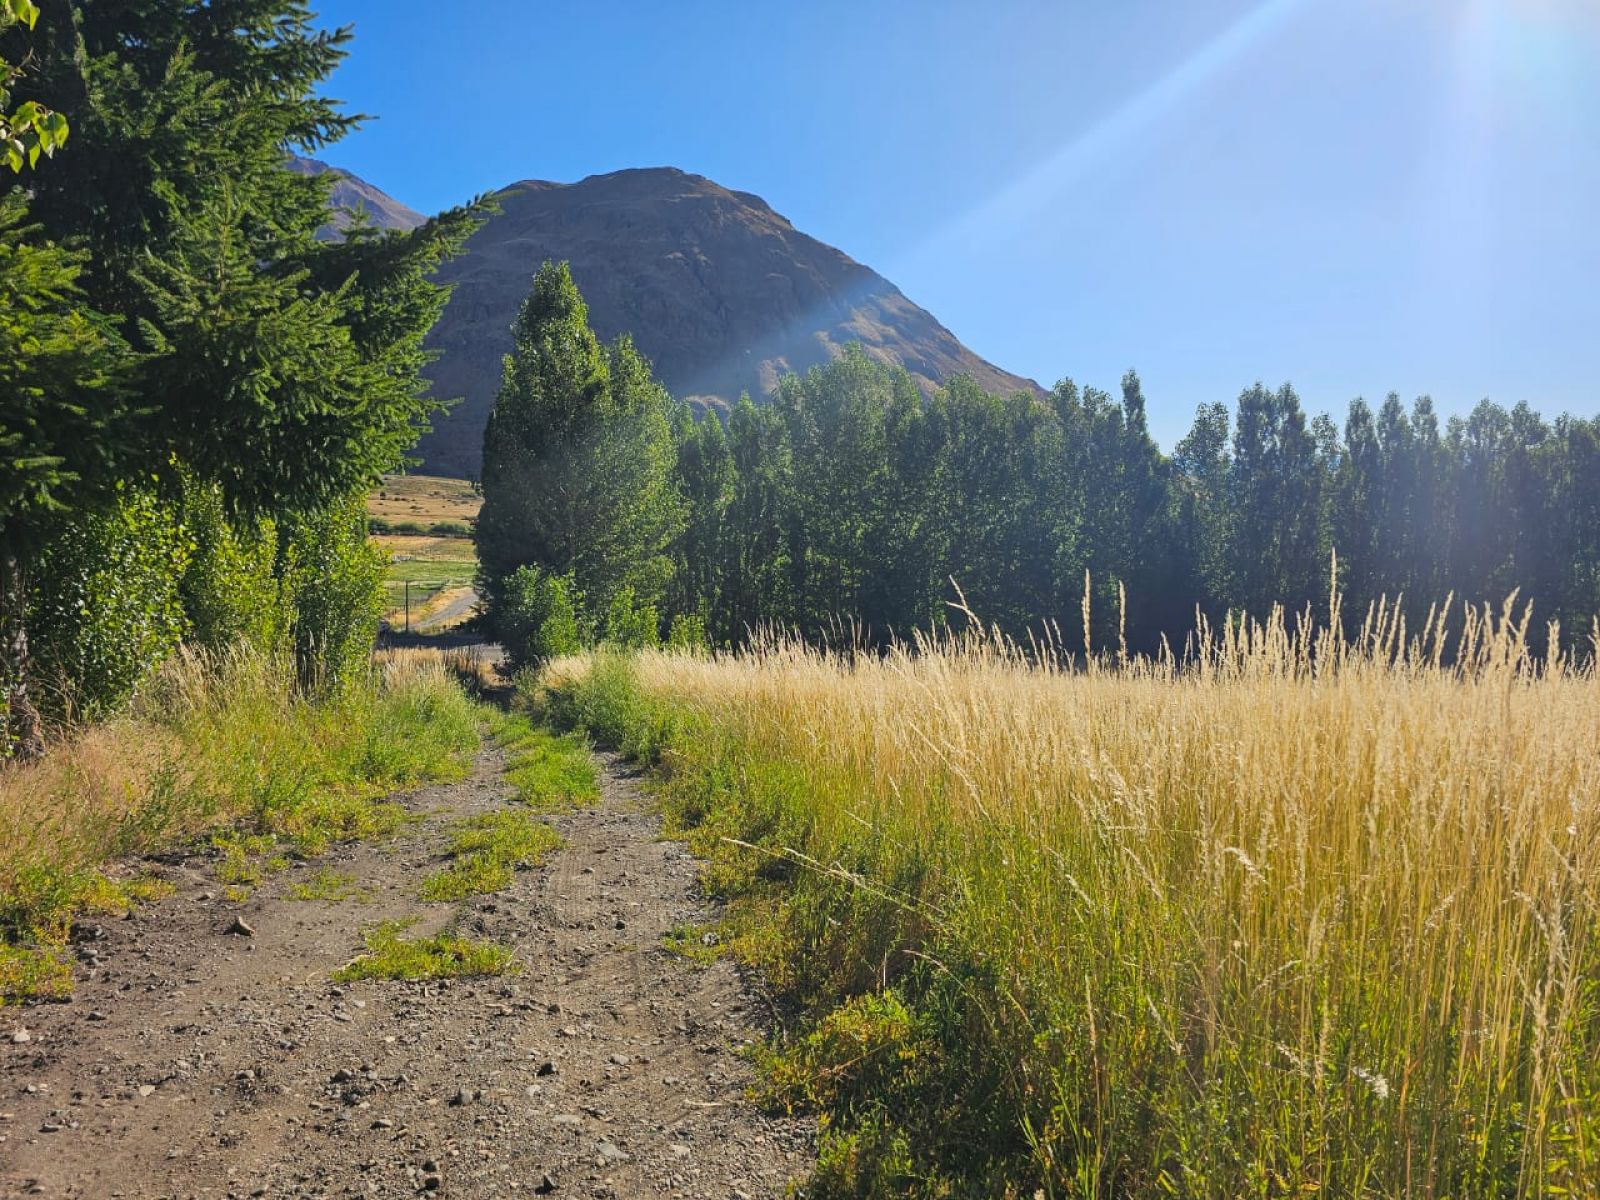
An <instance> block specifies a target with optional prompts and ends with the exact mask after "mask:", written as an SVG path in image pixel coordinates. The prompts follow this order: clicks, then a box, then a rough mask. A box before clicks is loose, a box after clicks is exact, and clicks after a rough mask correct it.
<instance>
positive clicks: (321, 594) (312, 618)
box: [284, 499, 384, 691]
mask: <svg viewBox="0 0 1600 1200" xmlns="http://www.w3.org/2000/svg"><path fill="white" fill-rule="evenodd" d="M284 557H285V560H286V564H287V565H286V568H285V571H284V586H285V588H286V590H287V594H288V596H289V599H290V606H291V610H292V615H291V618H290V633H291V637H292V641H293V646H294V655H295V665H296V668H297V669H298V671H299V675H300V681H301V685H302V686H303V687H307V688H309V689H311V690H313V691H331V690H337V689H338V688H340V687H342V686H344V685H345V684H346V683H348V682H349V681H350V680H351V679H353V678H355V677H356V676H357V675H358V674H359V673H360V672H361V671H362V670H364V669H365V667H366V663H367V657H368V655H369V654H370V653H371V650H372V643H373V639H374V638H375V637H376V636H377V631H378V619H379V617H381V616H382V614H383V603H384V600H383V555H382V553H381V552H380V551H378V550H377V549H376V548H375V547H374V546H373V545H372V544H371V543H370V542H368V541H367V537H366V523H365V518H364V516H363V514H362V511H361V501H360V500H359V499H351V500H348V501H346V502H344V503H342V504H338V505H335V506H333V507H331V508H328V509H326V510H324V511H323V512H320V513H316V514H314V515H312V516H309V517H303V518H300V519H299V520H298V521H297V522H296V523H295V524H294V525H293V526H292V527H291V529H290V531H289V533H288V535H287V537H286V538H285V546H284Z"/></svg>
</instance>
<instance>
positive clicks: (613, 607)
mask: <svg viewBox="0 0 1600 1200" xmlns="http://www.w3.org/2000/svg"><path fill="white" fill-rule="evenodd" d="M605 641H606V643H607V644H608V645H612V646H618V647H621V648H623V649H626V650H653V649H655V648H656V647H657V646H659V645H660V644H661V614H660V613H659V612H657V611H656V606H655V605H654V604H649V603H647V602H645V601H643V600H640V599H639V598H638V596H637V595H636V594H635V593H634V590H633V588H632V587H621V588H618V589H617V592H616V594H615V595H614V596H612V597H611V604H610V605H609V606H608V607H607V609H606V636H605Z"/></svg>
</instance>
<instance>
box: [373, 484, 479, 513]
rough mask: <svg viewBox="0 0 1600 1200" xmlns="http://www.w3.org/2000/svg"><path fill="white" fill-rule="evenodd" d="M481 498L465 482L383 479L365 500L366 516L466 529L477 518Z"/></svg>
mask: <svg viewBox="0 0 1600 1200" xmlns="http://www.w3.org/2000/svg"><path fill="white" fill-rule="evenodd" d="M482 505H483V497H481V496H479V495H477V494H476V493H475V492H474V491H473V490H472V485H471V484H470V483H468V482H467V481H466V480H465V479H446V478H443V477H441V476H437V475H385V476H384V477H383V482H382V483H381V484H380V485H379V486H378V489H377V490H376V491H374V492H373V493H372V494H371V495H369V496H368V497H367V515H368V516H371V517H380V518H382V519H383V520H386V521H391V522H399V521H416V522H418V523H419V524H422V525H432V524H434V523H435V522H437V521H456V522H459V523H460V524H463V525H470V524H471V523H472V521H473V520H475V519H476V518H477V515H478V509H479V508H480V507H482Z"/></svg>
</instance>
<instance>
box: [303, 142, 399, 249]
mask: <svg viewBox="0 0 1600 1200" xmlns="http://www.w3.org/2000/svg"><path fill="white" fill-rule="evenodd" d="M289 169H290V170H291V171H298V172H299V173H300V174H301V175H329V174H331V175H333V176H334V184H333V191H332V193H331V194H330V195H329V198H328V199H329V203H330V204H331V206H332V208H333V220H332V221H330V222H329V223H328V224H327V225H324V226H323V227H322V228H321V229H320V230H318V231H317V237H318V238H320V239H322V240H323V241H331V240H333V239H334V238H337V237H338V236H339V235H340V233H341V232H342V231H343V230H344V229H345V228H347V227H348V226H349V225H350V223H351V222H352V221H353V220H354V219H355V217H356V214H358V213H363V212H364V213H366V214H367V216H368V218H369V219H370V220H371V221H372V223H373V224H374V225H376V226H377V227H378V228H379V229H415V228H416V227H417V226H418V225H421V224H422V223H423V222H424V221H426V220H427V219H428V218H427V217H425V216H423V215H422V214H421V213H419V212H417V211H416V210H415V209H411V208H407V207H406V206H405V205H404V204H401V203H400V201H398V200H396V199H395V198H394V197H392V196H386V195H385V194H384V193H382V192H380V191H379V190H378V189H377V188H375V187H373V186H372V185H371V184H370V183H368V182H366V181H365V180H364V179H358V178H357V177H356V176H354V175H352V174H350V172H348V171H343V170H340V169H339V168H338V167H330V166H329V165H328V164H327V163H325V162H318V161H317V160H316V159H314V158H302V157H300V155H298V154H293V155H290V156H289Z"/></svg>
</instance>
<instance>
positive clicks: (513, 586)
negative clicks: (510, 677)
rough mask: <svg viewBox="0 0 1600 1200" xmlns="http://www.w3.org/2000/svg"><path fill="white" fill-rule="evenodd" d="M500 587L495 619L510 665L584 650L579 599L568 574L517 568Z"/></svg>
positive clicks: (524, 664)
mask: <svg viewBox="0 0 1600 1200" xmlns="http://www.w3.org/2000/svg"><path fill="white" fill-rule="evenodd" d="M499 591H500V594H499V597H498V602H497V603H495V604H494V607H493V614H494V624H495V629H496V631H497V632H498V634H499V636H500V640H501V642H502V643H503V644H504V646H505V648H506V654H507V656H508V657H509V658H510V659H511V664H512V666H514V667H521V666H528V665H532V664H537V663H542V662H544V661H546V660H548V659H551V658H556V657H558V656H560V655H563V654H575V653H577V651H579V650H580V649H582V647H583V643H584V641H585V637H584V633H585V631H584V628H583V624H582V619H581V616H580V613H581V607H582V598H581V597H580V596H579V594H578V590H577V586H576V584H574V583H573V580H572V576H570V575H551V574H549V573H547V572H545V571H542V570H540V569H539V568H538V567H531V566H530V567H518V568H517V569H516V570H515V571H513V572H512V573H511V574H510V575H509V576H508V577H507V578H506V579H505V580H504V581H503V582H502V583H501V586H500V589H499Z"/></svg>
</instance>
